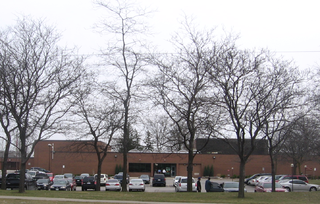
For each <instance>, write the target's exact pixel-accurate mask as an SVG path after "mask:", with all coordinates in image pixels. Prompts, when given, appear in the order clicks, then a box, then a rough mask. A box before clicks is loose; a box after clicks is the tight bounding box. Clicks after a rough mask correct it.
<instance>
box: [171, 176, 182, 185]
mask: <svg viewBox="0 0 320 204" xmlns="http://www.w3.org/2000/svg"><path fill="white" fill-rule="evenodd" d="M180 178H181V176H176V177H174V179H173V184H172V185H173V186H174V187H176V185H177V183H178V181H179V179H180Z"/></svg>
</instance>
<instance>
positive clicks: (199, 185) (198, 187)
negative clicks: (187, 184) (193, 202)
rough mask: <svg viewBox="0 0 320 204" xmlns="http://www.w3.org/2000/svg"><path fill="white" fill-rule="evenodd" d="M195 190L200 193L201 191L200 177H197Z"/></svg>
mask: <svg viewBox="0 0 320 204" xmlns="http://www.w3.org/2000/svg"><path fill="white" fill-rule="evenodd" d="M197 191H198V192H199V193H200V192H201V177H199V178H198V181H197Z"/></svg>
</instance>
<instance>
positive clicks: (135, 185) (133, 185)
mask: <svg viewBox="0 0 320 204" xmlns="http://www.w3.org/2000/svg"><path fill="white" fill-rule="evenodd" d="M134 190H135V191H142V192H144V191H145V185H144V182H143V180H142V179H131V181H130V182H129V191H134Z"/></svg>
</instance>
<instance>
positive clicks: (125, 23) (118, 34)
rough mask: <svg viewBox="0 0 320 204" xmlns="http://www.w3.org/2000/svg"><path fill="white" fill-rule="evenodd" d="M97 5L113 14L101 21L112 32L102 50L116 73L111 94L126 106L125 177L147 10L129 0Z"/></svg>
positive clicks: (111, 84) (124, 137) (143, 46)
mask: <svg viewBox="0 0 320 204" xmlns="http://www.w3.org/2000/svg"><path fill="white" fill-rule="evenodd" d="M111 2H112V3H111ZM97 4H98V5H99V6H100V7H101V8H103V9H105V11H106V12H107V13H108V14H109V15H108V18H105V19H104V20H103V22H102V23H101V27H102V30H103V32H106V33H108V34H111V38H110V40H109V46H108V48H106V49H102V55H103V57H104V59H105V63H106V66H107V67H108V69H107V70H108V74H111V73H114V74H115V75H114V79H113V80H114V83H109V86H108V90H111V89H112V91H110V93H111V94H113V96H115V97H116V98H117V99H118V100H120V101H121V102H122V105H123V109H124V122H123V140H122V141H123V148H124V149H123V177H124V178H126V176H127V171H128V165H127V163H128V159H127V157H128V156H127V153H128V142H129V134H130V132H129V131H130V128H129V124H131V125H132V124H134V123H133V121H132V119H133V116H134V113H133V109H132V106H133V105H134V103H135V99H137V96H138V95H139V94H138V92H139V88H140V85H139V80H138V75H139V73H140V72H141V71H143V67H144V65H145V64H144V58H143V51H142V50H143V49H145V48H146V47H147V46H146V44H145V43H146V42H143V41H142V36H143V34H145V33H147V28H146V26H145V25H146V24H145V23H144V19H146V17H147V12H146V10H145V9H140V8H138V5H135V4H132V3H130V2H128V1H109V2H104V1H97ZM140 79H141V78H140ZM122 191H127V187H126V182H122Z"/></svg>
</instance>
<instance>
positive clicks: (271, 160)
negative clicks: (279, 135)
mask: <svg viewBox="0 0 320 204" xmlns="http://www.w3.org/2000/svg"><path fill="white" fill-rule="evenodd" d="M269 152H270V153H269V155H270V162H271V178H272V179H271V182H272V184H271V185H272V192H276V180H275V179H276V176H275V175H276V168H275V165H274V160H273V156H272V150H271V151H269Z"/></svg>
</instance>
